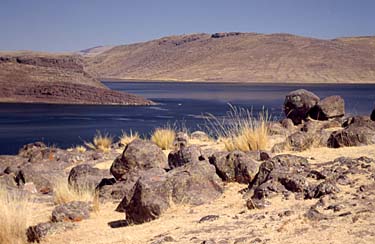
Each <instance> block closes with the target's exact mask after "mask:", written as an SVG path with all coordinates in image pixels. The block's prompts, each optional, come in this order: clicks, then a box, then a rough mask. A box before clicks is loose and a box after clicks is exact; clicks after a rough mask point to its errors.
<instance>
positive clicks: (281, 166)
mask: <svg viewBox="0 0 375 244" xmlns="http://www.w3.org/2000/svg"><path fill="white" fill-rule="evenodd" d="M309 171H310V165H309V163H308V161H307V159H306V158H304V157H299V156H295V155H290V154H283V155H278V156H275V157H273V158H272V159H270V160H267V161H265V162H263V163H262V164H261V165H260V166H259V171H258V173H257V174H256V176H255V178H254V180H253V181H252V182H251V183H250V185H249V188H250V189H251V188H255V187H257V186H260V185H261V184H263V183H265V182H267V181H269V180H277V181H278V180H279V179H281V178H285V177H286V176H287V175H293V174H295V173H298V172H306V175H307V172H309Z"/></svg>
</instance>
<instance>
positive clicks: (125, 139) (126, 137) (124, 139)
mask: <svg viewBox="0 0 375 244" xmlns="http://www.w3.org/2000/svg"><path fill="white" fill-rule="evenodd" d="M139 138H140V136H139V134H138V132H135V133H133V131H131V130H130V132H129V134H128V133H126V132H124V131H122V135H121V136H120V143H121V145H122V146H124V147H125V146H126V145H128V144H129V143H130V142H132V141H134V140H135V139H139Z"/></svg>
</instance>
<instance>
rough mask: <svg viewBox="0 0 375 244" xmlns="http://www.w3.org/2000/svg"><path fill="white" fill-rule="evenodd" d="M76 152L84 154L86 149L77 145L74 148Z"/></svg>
mask: <svg viewBox="0 0 375 244" xmlns="http://www.w3.org/2000/svg"><path fill="white" fill-rule="evenodd" d="M74 149H75V150H76V151H77V152H79V153H85V152H86V147H84V146H82V145H78V146H76V147H75V148H74Z"/></svg>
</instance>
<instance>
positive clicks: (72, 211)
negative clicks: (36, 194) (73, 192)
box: [51, 201, 90, 222]
mask: <svg viewBox="0 0 375 244" xmlns="http://www.w3.org/2000/svg"><path fill="white" fill-rule="evenodd" d="M89 217H90V205H89V204H88V203H87V202H81V201H75V202H69V203H65V204H61V205H59V206H57V207H55V208H54V209H53V211H52V217H51V221H52V222H79V221H82V220H83V219H88V218H89Z"/></svg>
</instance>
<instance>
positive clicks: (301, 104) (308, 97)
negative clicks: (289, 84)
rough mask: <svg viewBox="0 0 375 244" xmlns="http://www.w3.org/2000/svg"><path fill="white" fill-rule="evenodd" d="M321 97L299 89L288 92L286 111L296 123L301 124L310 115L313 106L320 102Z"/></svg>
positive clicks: (285, 103)
mask: <svg viewBox="0 0 375 244" xmlns="http://www.w3.org/2000/svg"><path fill="white" fill-rule="evenodd" d="M319 100H320V99H319V97H318V96H317V95H315V94H314V93H312V92H310V91H307V90H304V89H299V90H295V91H292V92H290V93H288V95H286V97H285V101H284V112H285V115H286V117H287V118H290V119H291V120H292V121H293V123H294V124H295V125H297V124H301V123H302V121H303V120H305V119H306V118H307V116H308V113H309V111H310V109H311V108H312V107H314V106H315V105H316V104H317V103H318V102H319Z"/></svg>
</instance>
